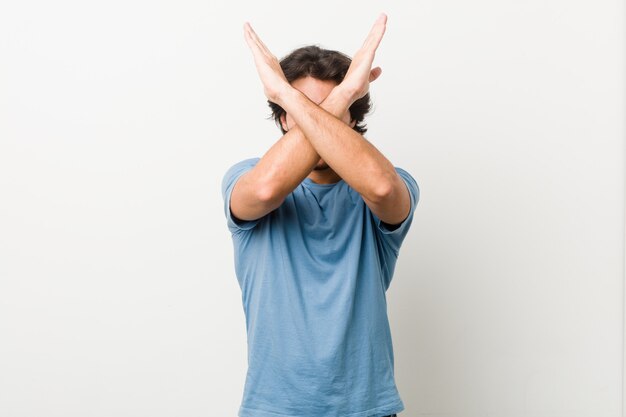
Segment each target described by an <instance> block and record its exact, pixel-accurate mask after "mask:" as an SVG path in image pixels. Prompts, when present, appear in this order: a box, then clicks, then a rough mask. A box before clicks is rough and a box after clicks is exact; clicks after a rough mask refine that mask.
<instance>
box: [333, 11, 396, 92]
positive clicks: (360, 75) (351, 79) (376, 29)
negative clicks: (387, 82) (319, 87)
mask: <svg viewBox="0 0 626 417" xmlns="http://www.w3.org/2000/svg"><path fill="white" fill-rule="evenodd" d="M386 25H387V15H386V14H384V13H381V14H380V16H379V17H378V19H377V20H376V22H374V25H373V26H372V29H371V30H370V33H369V34H368V35H367V38H366V39H365V42H363V45H362V46H361V48H360V49H359V50H358V51H357V52H356V54H355V55H354V57H353V58H352V63H351V64H350V67H349V68H348V72H347V73H346V76H345V77H344V79H343V81H342V82H341V83H340V84H339V86H338V87H339V88H341V89H342V90H343V92H344V94H347V96H348V97H349V99H350V100H351V102H354V101H356V100H358V99H360V98H361V97H363V96H365V95H366V94H367V92H368V91H369V83H371V82H372V81H374V80H375V79H377V78H378V77H379V76H380V74H381V73H382V69H381V68H380V67H376V68H373V69H372V62H374V55H375V54H376V49H377V48H378V45H379V44H380V41H381V40H382V38H383V35H384V34H385V29H386Z"/></svg>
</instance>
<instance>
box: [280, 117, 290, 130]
mask: <svg viewBox="0 0 626 417" xmlns="http://www.w3.org/2000/svg"><path fill="white" fill-rule="evenodd" d="M280 125H281V126H282V127H283V130H284V131H285V132H287V131H288V130H289V129H288V128H287V113H283V114H281V116H280Z"/></svg>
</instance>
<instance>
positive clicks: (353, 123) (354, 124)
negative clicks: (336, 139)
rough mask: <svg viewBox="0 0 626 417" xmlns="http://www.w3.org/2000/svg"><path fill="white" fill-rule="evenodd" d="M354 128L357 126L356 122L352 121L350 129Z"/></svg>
mask: <svg viewBox="0 0 626 417" xmlns="http://www.w3.org/2000/svg"><path fill="white" fill-rule="evenodd" d="M354 126H356V120H350V127H351V128H353V129H354Z"/></svg>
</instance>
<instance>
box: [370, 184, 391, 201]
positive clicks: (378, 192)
mask: <svg viewBox="0 0 626 417" xmlns="http://www.w3.org/2000/svg"><path fill="white" fill-rule="evenodd" d="M393 189H394V184H393V182H392V181H390V180H387V181H381V182H380V183H378V184H376V186H375V187H374V188H373V190H372V196H371V198H370V200H371V201H372V202H374V203H382V202H384V201H386V200H387V199H389V198H390V197H391V195H392V194H393Z"/></svg>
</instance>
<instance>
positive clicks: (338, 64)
mask: <svg viewBox="0 0 626 417" xmlns="http://www.w3.org/2000/svg"><path fill="white" fill-rule="evenodd" d="M351 62H352V59H350V57H349V56H347V55H346V54H343V53H341V52H338V51H332V50H328V49H323V48H320V47H319V46H316V45H310V46H304V47H302V48H298V49H296V50H294V51H292V52H291V53H290V54H289V55H287V56H286V57H284V58H283V59H281V60H280V66H281V68H282V70H283V72H284V73H285V77H286V78H287V81H288V82H289V84H291V83H292V82H293V81H295V80H297V79H299V78H303V77H307V76H311V77H313V78H317V79H318V80H322V81H326V80H332V81H334V82H336V83H337V84H339V83H341V81H343V78H344V77H345V76H346V73H347V72H348V67H350V63H351ZM267 102H268V104H269V106H270V108H271V109H272V115H271V116H270V117H272V118H273V119H274V121H275V122H276V124H277V125H278V127H279V128H280V130H282V132H283V134H284V133H286V131H285V129H283V126H282V125H281V123H280V118H281V116H282V115H284V114H286V112H285V110H284V109H283V108H282V107H280V106H279V105H278V104H276V103H274V102H272V101H269V100H268V101H267ZM371 106H372V103H371V101H370V95H369V93H367V94H366V95H365V96H363V97H361V98H360V99H358V100H356V101H355V102H354V103H352V105H351V106H350V109H349V110H350V118H351V120H353V121H356V124H355V125H354V127H353V129H354V130H356V131H357V132H359V133H360V134H363V133H365V132H366V131H367V128H366V127H365V123H363V119H364V118H365V115H366V114H367V113H369V111H370V109H371Z"/></svg>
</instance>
